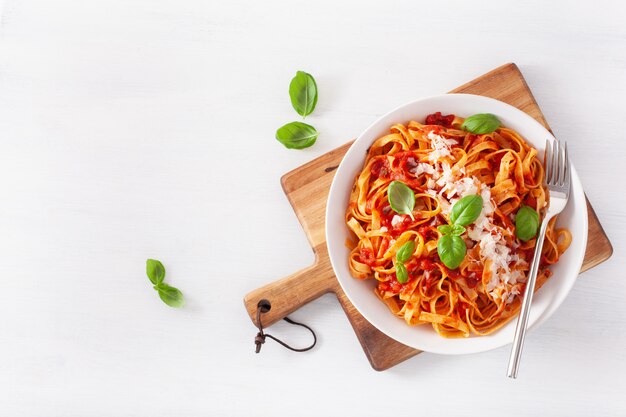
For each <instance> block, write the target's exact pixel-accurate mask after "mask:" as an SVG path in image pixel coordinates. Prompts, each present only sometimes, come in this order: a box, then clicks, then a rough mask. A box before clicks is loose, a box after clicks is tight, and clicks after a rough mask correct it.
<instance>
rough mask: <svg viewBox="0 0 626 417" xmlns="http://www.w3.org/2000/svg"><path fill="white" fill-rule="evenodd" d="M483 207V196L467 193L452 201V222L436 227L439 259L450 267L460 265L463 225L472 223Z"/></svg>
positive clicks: (462, 250)
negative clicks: (454, 201)
mask: <svg viewBox="0 0 626 417" xmlns="http://www.w3.org/2000/svg"><path fill="white" fill-rule="evenodd" d="M482 209H483V198H482V197H481V196H479V195H477V194H474V195H468V196H465V197H463V198H462V199H460V200H459V201H457V202H456V203H454V205H453V206H452V210H451V212H450V221H451V222H452V224H444V225H441V226H439V227H437V230H439V232H440V233H441V234H442V236H441V237H440V238H439V241H438V242H437V253H438V254H439V259H441V262H443V264H444V265H445V266H447V267H448V268H450V269H456V268H458V267H459V265H461V263H462V262H463V259H465V254H466V253H467V246H466V245H465V241H464V240H463V239H462V238H461V235H462V234H463V233H465V226H469V225H470V224H472V223H474V222H475V221H476V219H477V218H478V216H480V212H481V211H482Z"/></svg>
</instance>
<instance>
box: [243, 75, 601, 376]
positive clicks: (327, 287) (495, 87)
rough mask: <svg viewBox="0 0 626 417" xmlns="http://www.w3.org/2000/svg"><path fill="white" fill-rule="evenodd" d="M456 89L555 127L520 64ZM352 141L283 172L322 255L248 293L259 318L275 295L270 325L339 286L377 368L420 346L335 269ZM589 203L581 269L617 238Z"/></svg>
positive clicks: (249, 303)
mask: <svg viewBox="0 0 626 417" xmlns="http://www.w3.org/2000/svg"><path fill="white" fill-rule="evenodd" d="M451 93H467V94H478V95H483V96H486V97H491V98H495V99H498V100H500V101H503V102H506V103H509V104H511V105H513V106H515V107H517V108H519V109H520V110H522V111H524V112H526V113H527V114H529V115H530V116H532V117H533V118H535V119H536V120H537V121H539V122H540V123H541V124H542V125H544V126H545V127H546V128H547V129H550V127H549V126H548V123H547V122H546V120H545V118H544V116H543V114H542V113H541V110H540V109H539V106H538V104H537V102H536V101H535V98H534V97H533V95H532V93H531V91H530V89H529V87H528V85H527V84H526V81H525V80H524V77H523V76H522V73H521V72H520V71H519V69H518V68H517V66H516V65H515V64H512V63H511V64H506V65H503V66H501V67H499V68H496V69H495V70H493V71H491V72H489V73H487V74H485V75H483V76H481V77H479V78H477V79H475V80H473V81H470V82H469V83H467V84H464V85H462V86H460V87H458V88H456V89H454V90H452V91H451ZM351 144H352V142H350V143H347V144H345V145H343V146H341V147H339V148H337V149H335V150H333V151H331V152H329V153H327V154H325V155H322V156H321V157H319V158H317V159H314V160H313V161H311V162H309V163H307V164H305V165H303V166H301V167H299V168H297V169H295V170H293V171H291V172H289V173H288V174H286V175H284V176H283V178H282V180H281V182H282V186H283V189H284V191H285V194H286V195H287V198H288V199H289V201H290V203H291V205H292V206H293V209H294V211H295V212H296V215H297V216H298V219H299V220H300V223H301V224H302V227H303V228H304V230H305V232H306V234H307V237H308V239H309V242H310V243H311V246H312V247H313V250H314V252H315V254H316V261H315V263H314V265H312V266H310V267H308V268H306V269H304V270H302V271H300V272H297V273H295V274H293V275H290V276H288V277H286V278H283V279H281V280H279V281H276V282H274V283H271V284H268V285H266V286H264V287H261V288H259V289H257V290H255V291H252V292H251V293H249V294H248V295H246V297H245V298H244V304H245V307H246V309H247V311H248V314H249V315H250V318H251V319H252V320H253V321H255V315H256V308H257V304H258V302H259V301H260V300H261V299H267V300H269V301H270V302H271V303H272V309H271V310H270V312H268V313H267V314H266V315H264V316H263V321H264V324H266V325H270V324H272V323H275V322H276V321H278V320H280V319H281V318H283V317H284V316H286V315H287V314H289V313H291V312H293V311H295V310H296V309H298V308H299V307H300V306H302V305H303V304H306V303H308V302H309V301H312V300H313V299H315V298H317V297H319V296H321V295H322V294H324V293H328V292H334V293H335V294H336V295H337V299H338V300H339V302H340V303H341V306H342V307H343V309H344V311H345V313H346V315H347V316H348V319H349V320H350V323H351V325H352V327H353V329H354V331H355V333H356V335H357V337H358V339H359V342H360V343H361V346H362V347H363V350H364V352H365V354H366V356H367V358H368V360H369V362H370V364H371V365H372V367H373V368H374V369H375V370H378V371H382V370H385V369H389V368H390V367H392V366H394V365H397V364H398V363H400V362H402V361H404V360H406V359H408V358H410V357H412V356H414V355H416V354H418V353H420V351H419V350H416V349H413V348H411V347H408V346H406V345H403V344H401V343H399V342H397V341H395V340H393V339H391V338H389V337H387V336H386V335H385V334H383V333H382V332H380V331H379V330H378V329H376V328H375V327H374V326H372V325H371V324H370V323H369V322H368V321H367V320H365V319H364V318H363V316H361V315H360V314H359V312H358V311H357V310H356V309H355V308H354V306H353V305H352V304H351V303H350V301H349V300H348V298H347V296H346V295H345V293H344V292H343V290H342V289H341V287H340V286H339V283H338V281H337V279H336V278H335V276H334V273H333V271H332V267H331V265H330V261H329V259H328V253H327V249H326V240H325V233H324V222H325V219H324V214H325V210H326V200H327V197H328V191H329V189H330V184H331V182H332V179H333V177H334V173H335V169H336V167H337V166H338V165H339V163H340V162H341V159H342V158H343V155H344V154H345V153H346V152H347V150H348V149H349V147H350V145H351ZM587 209H588V213H589V238H588V242H587V251H586V253H585V259H584V261H583V265H582V268H581V272H584V271H586V270H588V269H589V268H592V267H594V266H596V265H598V264H599V263H601V262H603V261H605V260H606V259H608V258H609V257H610V256H611V254H612V253H613V248H612V246H611V243H610V242H609V240H608V237H607V235H606V233H605V232H604V230H603V229H602V226H601V224H600V222H599V221H598V218H597V216H596V214H595V212H594V210H593V208H592V207H591V205H590V204H589V201H588V200H587Z"/></svg>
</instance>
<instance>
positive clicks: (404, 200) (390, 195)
mask: <svg viewBox="0 0 626 417" xmlns="http://www.w3.org/2000/svg"><path fill="white" fill-rule="evenodd" d="M387 199H388V200H389V205H390V206H391V208H392V210H393V211H395V212H396V213H399V214H408V215H409V216H411V220H415V217H413V208H414V207H415V193H414V192H413V190H411V189H410V188H409V187H408V186H407V185H406V184H405V183H403V182H400V181H392V182H391V184H389V189H388V190H387Z"/></svg>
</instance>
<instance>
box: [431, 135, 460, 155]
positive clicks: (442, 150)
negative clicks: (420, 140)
mask: <svg viewBox="0 0 626 417" xmlns="http://www.w3.org/2000/svg"><path fill="white" fill-rule="evenodd" d="M427 138H428V139H430V144H431V147H432V148H433V150H432V151H431V152H430V153H429V154H428V159H429V160H430V161H433V162H437V161H439V160H440V159H441V158H444V157H446V156H450V155H452V153H451V152H450V146H451V145H458V144H459V143H458V142H457V141H456V140H454V139H448V138H444V137H443V136H439V135H437V134H435V133H434V132H433V131H430V132H428V136H427Z"/></svg>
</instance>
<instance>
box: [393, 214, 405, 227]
mask: <svg viewBox="0 0 626 417" xmlns="http://www.w3.org/2000/svg"><path fill="white" fill-rule="evenodd" d="M403 221H404V217H402V216H398V215H397V214H396V215H394V216H393V218H392V219H391V225H392V226H393V227H396V225H397V224H399V223H402V222H403Z"/></svg>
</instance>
